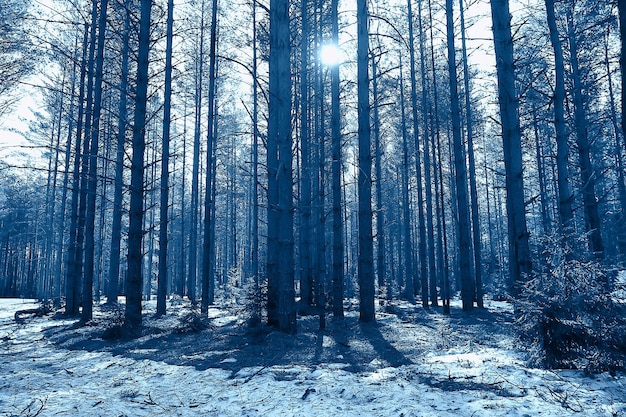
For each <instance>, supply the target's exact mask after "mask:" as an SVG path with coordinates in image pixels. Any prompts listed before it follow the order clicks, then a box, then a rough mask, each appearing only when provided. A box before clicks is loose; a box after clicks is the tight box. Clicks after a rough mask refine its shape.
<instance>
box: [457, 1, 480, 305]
mask: <svg viewBox="0 0 626 417" xmlns="http://www.w3.org/2000/svg"><path fill="white" fill-rule="evenodd" d="M459 13H460V18H461V46H462V51H463V85H464V88H465V119H466V129H467V157H468V162H469V173H468V177H469V186H470V197H471V211H472V241H473V244H474V284H475V286H476V288H475V296H476V302H477V305H478V307H479V308H483V307H484V304H483V267H482V247H481V246H482V244H481V238H480V216H479V214H478V187H477V186H476V160H475V157H474V119H473V117H474V116H473V111H472V103H471V90H470V73H469V63H468V60H467V44H466V31H465V12H464V8H463V0H459Z"/></svg>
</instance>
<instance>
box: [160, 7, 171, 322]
mask: <svg viewBox="0 0 626 417" xmlns="http://www.w3.org/2000/svg"><path fill="white" fill-rule="evenodd" d="M173 32H174V0H168V1H167V29H166V45H165V94H164V97H163V99H164V103H163V139H162V140H163V145H162V149H161V153H162V156H161V201H160V206H159V223H160V224H159V277H158V286H157V311H156V314H157V316H161V315H164V314H165V312H166V305H165V299H166V297H167V250H168V233H167V228H168V225H169V218H168V216H169V188H170V186H169V177H170V171H169V161H170V125H171V117H172V116H171V115H172V43H173V37H174V33H173Z"/></svg>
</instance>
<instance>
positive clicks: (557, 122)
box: [545, 0, 574, 239]
mask: <svg viewBox="0 0 626 417" xmlns="http://www.w3.org/2000/svg"><path fill="white" fill-rule="evenodd" d="M545 3H546V11H547V21H548V29H549V30H550V43H551V44H552V49H553V50H554V73H555V85H554V129H555V131H556V168H557V178H558V179H557V181H558V190H559V219H560V222H561V233H562V234H563V236H565V237H566V238H567V239H571V238H572V236H571V234H572V232H573V228H574V225H573V221H574V220H573V219H574V212H573V210H572V200H573V197H574V196H573V194H572V191H571V189H570V185H569V172H568V167H567V166H568V154H569V145H568V141H567V139H568V135H567V129H566V126H565V108H564V102H565V64H564V59H563V47H562V45H561V39H560V37H559V32H558V29H557V25H556V16H555V10H554V0H545Z"/></svg>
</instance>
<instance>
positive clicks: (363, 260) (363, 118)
mask: <svg viewBox="0 0 626 417" xmlns="http://www.w3.org/2000/svg"><path fill="white" fill-rule="evenodd" d="M367 22H368V11H367V0H357V90H358V93H357V94H358V100H357V101H358V110H357V111H358V143H359V145H358V170H359V174H358V179H357V183H358V207H359V208H358V211H359V220H358V223H359V225H358V235H359V239H358V240H359V243H358V245H359V246H358V248H359V254H358V276H359V301H360V304H359V319H360V320H361V321H362V322H371V321H373V320H375V314H374V292H375V290H374V288H375V286H374V259H373V258H374V247H373V236H372V152H371V131H370V101H369V75H368V63H369V60H368V54H369V39H368V37H369V32H368V23H367Z"/></svg>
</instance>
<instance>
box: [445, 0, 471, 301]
mask: <svg viewBox="0 0 626 417" xmlns="http://www.w3.org/2000/svg"><path fill="white" fill-rule="evenodd" d="M452 13H453V9H452V0H446V27H447V31H446V32H447V40H448V72H449V74H450V77H449V81H450V111H451V113H452V141H453V143H454V171H455V181H456V190H457V198H456V203H457V210H458V216H459V224H458V239H459V262H460V265H459V266H460V267H459V271H460V274H461V301H462V302H463V310H466V311H467V310H470V309H471V308H472V307H473V306H474V291H475V286H474V280H473V278H472V274H471V269H470V263H471V260H470V257H471V253H470V250H471V245H472V242H471V224H470V214H469V198H468V195H467V167H466V164H465V149H464V145H463V138H462V137H461V109H460V106H459V93H458V88H457V72H456V52H455V49H454V16H453V14H452Z"/></svg>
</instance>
